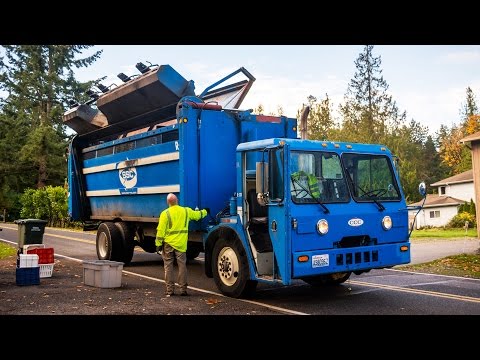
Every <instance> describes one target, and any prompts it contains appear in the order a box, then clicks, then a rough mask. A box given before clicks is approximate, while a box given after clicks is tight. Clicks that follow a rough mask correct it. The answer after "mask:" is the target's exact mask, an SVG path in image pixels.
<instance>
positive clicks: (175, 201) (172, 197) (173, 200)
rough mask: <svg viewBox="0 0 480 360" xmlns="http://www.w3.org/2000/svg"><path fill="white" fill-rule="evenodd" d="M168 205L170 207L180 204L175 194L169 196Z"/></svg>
mask: <svg viewBox="0 0 480 360" xmlns="http://www.w3.org/2000/svg"><path fill="white" fill-rule="evenodd" d="M167 204H168V206H173V205H177V204H178V198H177V196H176V195H175V194H172V193H170V194H168V195H167Z"/></svg>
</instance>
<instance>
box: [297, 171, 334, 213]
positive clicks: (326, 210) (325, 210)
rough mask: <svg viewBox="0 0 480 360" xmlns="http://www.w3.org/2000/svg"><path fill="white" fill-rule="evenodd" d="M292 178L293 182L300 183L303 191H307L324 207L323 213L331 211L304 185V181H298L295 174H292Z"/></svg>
mask: <svg viewBox="0 0 480 360" xmlns="http://www.w3.org/2000/svg"><path fill="white" fill-rule="evenodd" d="M290 178H291V179H292V182H293V183H295V184H297V185H299V186H300V187H301V188H302V190H303V191H305V192H306V193H307V194H308V195H310V196H311V197H312V199H313V200H315V201H316V202H317V204H318V205H320V206H321V207H322V208H323V213H324V214H329V213H330V210H328V208H327V207H326V206H325V205H324V204H323V203H322V202H321V201H320V199H319V198H317V197H316V196H314V195H313V194H312V192H311V191H310V189H308V188H306V187H305V186H303V185H302V183H301V182H300V181H298V180H297V179H296V178H295V177H294V176H290Z"/></svg>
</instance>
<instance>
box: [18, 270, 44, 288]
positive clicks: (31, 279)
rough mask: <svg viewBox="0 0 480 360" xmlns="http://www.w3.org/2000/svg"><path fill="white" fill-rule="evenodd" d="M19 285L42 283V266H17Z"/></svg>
mask: <svg viewBox="0 0 480 360" xmlns="http://www.w3.org/2000/svg"><path fill="white" fill-rule="evenodd" d="M16 283H17V285H40V267H30V268H17V269H16Z"/></svg>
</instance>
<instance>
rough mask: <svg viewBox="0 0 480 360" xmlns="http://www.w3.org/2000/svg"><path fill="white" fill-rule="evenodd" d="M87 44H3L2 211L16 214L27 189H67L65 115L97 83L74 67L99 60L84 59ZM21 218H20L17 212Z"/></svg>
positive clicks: (0, 68) (0, 72) (0, 63)
mask: <svg viewBox="0 0 480 360" xmlns="http://www.w3.org/2000/svg"><path fill="white" fill-rule="evenodd" d="M88 48H90V46H87V45H10V46H3V53H4V56H3V58H0V90H2V91H3V93H5V95H4V96H3V98H0V209H2V208H7V209H9V211H10V212H18V211H19V209H20V207H21V205H20V202H19V197H20V194H22V193H23V192H24V190H25V189H26V188H29V187H36V188H43V187H45V186H46V185H47V184H51V185H54V186H55V185H61V186H63V184H64V180H65V176H66V170H67V169H66V161H65V158H64V155H65V149H66V146H67V143H68V136H67V134H66V132H65V130H66V127H65V126H64V125H63V122H62V115H63V113H64V111H65V109H66V108H67V106H68V105H67V104H68V101H69V100H76V101H80V102H82V101H85V100H87V99H88V97H87V96H86V95H85V91H86V90H87V89H88V88H89V87H90V86H91V84H92V83H93V82H87V83H81V82H79V81H77V80H76V79H75V76H74V72H73V71H74V69H75V68H80V67H86V66H88V65H90V64H92V63H93V62H94V61H95V60H97V59H98V58H99V57H100V55H101V51H97V52H94V53H93V54H92V55H90V56H86V57H83V58H82V57H80V56H81V53H82V52H83V51H85V50H87V49H88ZM17 215H18V214H17Z"/></svg>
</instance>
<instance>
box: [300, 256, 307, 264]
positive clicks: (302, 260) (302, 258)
mask: <svg viewBox="0 0 480 360" xmlns="http://www.w3.org/2000/svg"><path fill="white" fill-rule="evenodd" d="M307 261H308V255H300V256H299V257H298V262H307Z"/></svg>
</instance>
